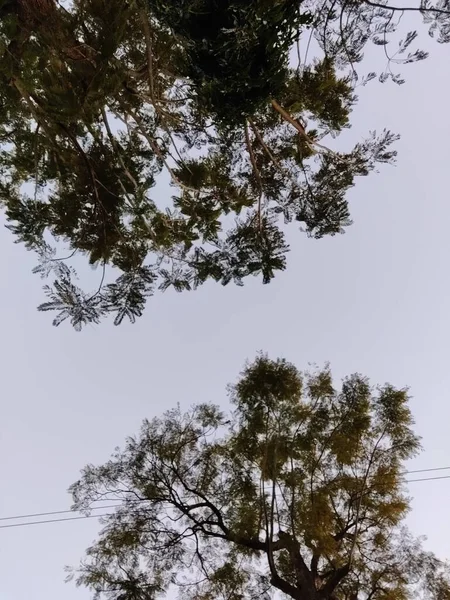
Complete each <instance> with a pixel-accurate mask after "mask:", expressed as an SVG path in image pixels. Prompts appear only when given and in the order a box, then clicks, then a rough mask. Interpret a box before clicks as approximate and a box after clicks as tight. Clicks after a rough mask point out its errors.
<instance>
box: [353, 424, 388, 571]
mask: <svg viewBox="0 0 450 600" xmlns="http://www.w3.org/2000/svg"><path fill="white" fill-rule="evenodd" d="M385 433H386V430H385V429H384V430H383V432H382V433H381V435H380V437H379V438H378V440H377V442H376V444H375V447H374V449H373V450H372V452H371V455H370V459H369V464H368V465H367V469H366V472H365V474H364V479H363V484H362V488H361V493H360V496H359V498H358V505H357V507H356V517H355V534H354V538H353V542H352V547H351V549H350V555H349V558H348V566H349V568H350V567H351V565H352V561H353V557H354V554H355V549H356V544H357V541H358V533H359V530H358V527H359V521H360V513H361V505H362V499H363V495H364V491H365V489H366V486H367V480H368V478H369V474H370V469H371V468H372V463H373V460H374V457H375V452H376V451H377V449H378V446H379V444H380V442H381V440H382V439H383V437H384V434H385Z"/></svg>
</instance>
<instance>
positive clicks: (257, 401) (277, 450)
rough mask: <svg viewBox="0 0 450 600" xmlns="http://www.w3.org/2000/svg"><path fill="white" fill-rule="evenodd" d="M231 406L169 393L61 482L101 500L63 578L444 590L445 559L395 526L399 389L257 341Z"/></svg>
mask: <svg viewBox="0 0 450 600" xmlns="http://www.w3.org/2000/svg"><path fill="white" fill-rule="evenodd" d="M230 397H231V402H232V410H231V411H230V412H229V413H228V414H225V413H224V412H223V411H222V410H221V409H220V408H219V407H218V406H216V405H213V404H202V405H197V406H195V407H193V408H192V409H191V410H190V411H188V412H186V413H183V412H182V411H181V409H180V408H179V407H178V408H176V409H174V410H171V411H168V412H167V413H165V414H164V416H163V417H162V418H156V419H153V420H152V421H144V423H143V425H142V428H141V431H140V433H139V435H138V436H137V437H132V438H130V439H128V440H127V443H126V445H125V448H124V449H123V450H120V449H116V452H115V453H114V454H113V456H112V458H111V460H110V461H108V462H107V463H106V464H104V465H102V466H98V467H96V466H93V465H88V466H87V467H85V468H84V469H83V471H82V475H81V478H80V480H79V481H77V482H76V483H75V484H74V485H72V486H71V488H70V491H71V493H72V494H73V499H74V508H76V509H77V510H83V511H86V512H87V513H89V511H90V510H91V509H92V508H93V507H98V503H99V502H101V503H104V502H105V501H107V502H108V504H109V503H110V502H111V501H114V502H115V503H116V502H117V501H118V503H117V507H116V509H115V510H114V512H112V513H111V514H110V515H109V516H106V517H104V518H103V524H104V527H103V529H102V531H101V532H100V534H99V539H98V540H97V541H96V542H95V543H94V544H93V545H92V547H90V548H89V549H88V550H87V555H86V558H85V559H84V560H83V562H82V564H81V567H80V569H79V570H78V572H75V573H72V575H73V576H75V577H76V579H77V583H78V584H79V585H82V586H86V587H87V588H89V589H90V590H91V591H92V592H93V594H94V597H95V598H99V599H100V598H103V597H104V598H109V599H111V600H138V599H139V600H144V599H145V600H150V599H151V600H154V599H156V598H159V597H162V596H163V595H164V594H165V593H166V592H168V591H169V590H170V593H172V592H173V591H174V590H175V589H177V590H178V593H179V597H180V599H183V600H210V599H212V598H215V599H218V600H222V599H223V600H242V599H243V598H254V599H256V598H264V599H266V600H267V599H269V598H271V597H273V595H274V594H280V593H281V595H282V597H288V598H292V599H294V600H369V599H370V600H408V599H411V600H412V599H416V598H423V599H429V600H448V599H449V598H450V583H449V581H450V580H449V574H450V572H449V568H448V566H447V564H446V563H444V562H442V561H440V560H439V559H438V558H437V557H436V556H435V555H434V554H432V553H430V552H428V551H425V550H424V548H423V546H422V544H421V541H420V540H418V539H415V538H414V537H413V536H412V535H411V534H410V533H409V532H408V530H407V529H406V528H405V525H404V518H405V515H406V514H407V512H408V509H409V501H408V497H407V495H406V490H405V482H404V473H405V461H406V460H408V459H409V458H411V457H412V456H414V455H415V454H416V452H417V451H418V449H419V440H418V438H417V436H416V435H415V434H414V432H413V430H412V425H413V419H412V415H411V412H410V409H409V407H408V392H407V390H405V389H396V388H395V387H393V386H392V385H389V384H386V385H383V386H380V387H373V386H371V385H370V383H369V381H368V379H367V378H365V377H363V376H361V375H358V374H355V375H351V376H350V377H347V378H346V379H344V380H343V382H342V385H341V386H340V387H339V389H338V388H337V387H336V386H335V385H334V383H333V380H332V376H331V372H330V370H329V368H328V367H325V368H323V369H321V370H317V371H315V372H313V373H300V372H299V371H298V370H297V369H296V367H295V366H293V365H292V364H290V363H288V362H286V361H285V360H270V359H269V358H267V357H266V356H263V355H261V356H259V357H257V359H256V360H255V361H254V362H253V363H251V364H248V365H247V366H246V368H245V369H244V371H243V372H242V373H241V376H240V378H239V379H238V381H237V383H236V384H235V385H233V386H231V387H230Z"/></svg>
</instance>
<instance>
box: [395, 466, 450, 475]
mask: <svg viewBox="0 0 450 600" xmlns="http://www.w3.org/2000/svg"><path fill="white" fill-rule="evenodd" d="M449 469H450V467H435V468H434V469H416V470H415V471H405V475H411V474H412V473H429V472H430V471H448V470H449Z"/></svg>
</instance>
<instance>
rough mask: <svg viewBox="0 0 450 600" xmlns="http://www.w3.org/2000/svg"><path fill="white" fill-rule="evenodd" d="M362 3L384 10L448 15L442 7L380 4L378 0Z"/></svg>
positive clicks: (449, 11)
mask: <svg viewBox="0 0 450 600" xmlns="http://www.w3.org/2000/svg"><path fill="white" fill-rule="evenodd" d="M363 2H364V4H368V5H369V6H373V7H374V8H384V9H385V10H392V11H399V12H406V11H410V12H421V13H426V12H434V13H437V14H440V15H450V10H444V9H442V8H434V7H430V8H421V7H420V6H417V7H416V6H407V7H402V6H390V5H389V4H380V3H379V2H372V1H371V0H363Z"/></svg>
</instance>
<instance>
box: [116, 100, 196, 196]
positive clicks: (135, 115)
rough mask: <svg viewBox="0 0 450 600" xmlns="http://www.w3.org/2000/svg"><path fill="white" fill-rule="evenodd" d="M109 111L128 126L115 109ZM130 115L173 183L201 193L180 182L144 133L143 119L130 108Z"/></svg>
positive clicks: (157, 147)
mask: <svg viewBox="0 0 450 600" xmlns="http://www.w3.org/2000/svg"><path fill="white" fill-rule="evenodd" d="M110 110H111V112H112V113H113V115H114V116H115V117H117V118H118V119H119V120H120V121H122V123H125V125H126V126H127V128H129V127H130V125H129V124H128V122H127V121H126V120H125V119H124V118H123V117H122V116H121V115H120V114H119V113H118V112H117V111H115V110H113V109H110ZM129 114H130V116H131V117H132V118H133V119H134V122H135V128H136V129H137V130H138V132H139V133H140V134H141V135H142V136H143V137H144V138H145V139H146V140H147V142H148V143H149V145H150V148H151V149H152V150H153V152H154V153H155V154H156V155H157V156H158V158H160V160H161V161H162V162H163V164H164V166H165V167H166V169H167V171H168V173H169V175H170V177H171V178H172V181H173V183H175V185H177V186H179V187H180V188H181V189H184V190H186V191H189V192H195V193H196V194H200V193H202V190H197V189H195V188H191V187H189V186H187V185H184V183H182V182H181V181H180V180H179V179H178V177H177V176H176V175H175V173H174V171H173V169H172V168H171V167H170V165H169V164H168V162H167V161H166V159H165V158H164V155H163V153H162V151H161V148H160V147H159V146H158V144H157V143H156V142H155V141H154V140H153V139H152V138H151V137H150V136H149V135H148V134H147V133H146V131H145V128H144V127H143V121H142V119H141V118H140V117H139V116H138V115H137V114H136V113H134V112H132V111H131V110H130V111H129Z"/></svg>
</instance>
